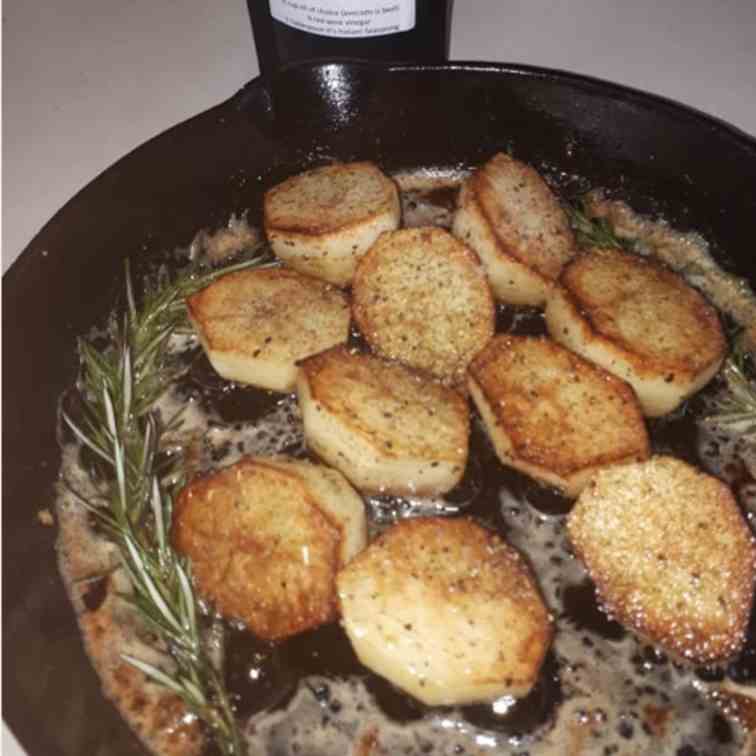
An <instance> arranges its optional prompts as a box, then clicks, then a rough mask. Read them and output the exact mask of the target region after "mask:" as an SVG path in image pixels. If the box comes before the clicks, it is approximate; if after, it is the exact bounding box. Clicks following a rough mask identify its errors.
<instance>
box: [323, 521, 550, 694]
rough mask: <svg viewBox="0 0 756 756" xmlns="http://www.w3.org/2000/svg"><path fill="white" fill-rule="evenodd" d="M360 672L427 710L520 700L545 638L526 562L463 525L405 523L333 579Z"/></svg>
mask: <svg viewBox="0 0 756 756" xmlns="http://www.w3.org/2000/svg"><path fill="white" fill-rule="evenodd" d="M337 582H338V592H339V601H340V604H341V612H342V622H343V624H344V627H345V629H346V632H347V635H348V636H349V639H350V641H351V643H352V645H353V647H354V649H355V652H356V653H357V656H358V657H359V659H360V661H362V663H363V664H364V665H365V666H367V667H369V668H370V669H372V670H373V671H374V672H376V673H377V674H379V675H381V676H382V677H385V678H386V679H387V680H389V681H390V682H391V683H393V684H394V685H396V686H397V687H398V688H401V689H402V690H403V691H405V692H406V693H409V694H410V695H411V696H414V697H415V698H417V699H418V700H420V701H422V702H423V703H425V704H428V705H430V706H447V705H453V704H467V703H473V702H477V701H491V700H494V699H496V698H499V697H500V696H504V695H510V696H523V695H525V694H526V693H527V692H528V691H529V690H530V688H531V687H532V686H533V684H534V682H535V681H536V679H537V677H538V671H539V669H540V666H541V663H542V662H543V659H544V656H545V654H546V651H547V649H548V647H549V643H550V642H551V637H552V627H551V619H550V617H549V613H548V611H547V609H546V607H545V605H544V603H543V600H542V599H541V596H540V593H539V591H538V588H537V586H536V583H535V580H534V579H533V576H532V575H531V573H530V570H529V569H528V567H527V565H526V564H525V561H524V559H523V558H522V557H521V556H520V554H519V553H518V552H517V551H515V550H514V549H513V548H512V547H511V546H509V545H508V544H507V543H505V542H504V541H503V540H502V539H501V538H499V537H498V536H497V535H495V534H493V533H490V532H488V531H487V530H485V529H484V528H482V527H480V526H479V525H476V524H475V523H474V522H472V521H471V520H469V519H444V518H417V519H412V520H403V521H401V522H400V523H399V524H397V525H395V526H393V527H392V528H391V529H390V530H388V531H386V532H385V533H383V534H382V535H381V536H379V537H378V538H377V539H376V540H375V541H374V542H373V543H371V544H370V546H368V547H367V549H365V550H364V551H363V552H361V553H360V554H359V555H358V556H357V557H356V558H355V559H353V560H352V561H351V562H350V563H349V565H347V567H346V568H344V569H343V570H342V571H341V572H340V573H339V576H338V579H337Z"/></svg>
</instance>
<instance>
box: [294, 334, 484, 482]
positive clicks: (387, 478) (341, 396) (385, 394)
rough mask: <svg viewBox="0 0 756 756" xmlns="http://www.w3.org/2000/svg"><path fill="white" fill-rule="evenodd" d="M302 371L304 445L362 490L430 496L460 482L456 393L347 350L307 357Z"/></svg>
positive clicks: (464, 429)
mask: <svg viewBox="0 0 756 756" xmlns="http://www.w3.org/2000/svg"><path fill="white" fill-rule="evenodd" d="M299 368H300V370H299V380H298V382H297V394H298V397H299V406H300V408H301V410H302V421H303V423H304V432H305V439H306V441H307V445H308V446H309V447H310V449H312V450H313V451H314V452H315V453H316V454H317V455H318V456H319V457H321V458H322V459H323V460H325V461H326V462H328V464H330V465H332V466H333V467H335V468H336V469H338V470H340V471H341V472H342V473H344V475H346V477H347V478H349V480H350V481H351V482H352V484H353V485H354V486H356V487H357V488H358V489H359V490H360V491H364V492H366V493H374V494H377V493H384V494H395V495H400V496H402V495H403V496H410V495H415V496H431V495H436V494H442V493H445V492H447V491H448V490H449V489H451V488H453V487H454V486H455V485H456V484H457V483H458V482H459V480H460V478H461V477H462V474H463V472H464V469H465V464H466V463H467V450H468V435H469V411H468V405H467V402H466V401H465V399H464V398H463V397H462V396H460V395H459V394H458V393H457V392H456V391H454V390H453V389H451V388H449V387H447V386H443V385H442V384H441V383H439V382H438V381H434V380H432V379H430V378H428V376H427V375H421V374H419V373H418V372H417V371H414V370H411V369H409V368H407V367H405V366H404V365H401V364H399V363H397V362H389V361H387V360H384V359H381V358H380V357H375V356H373V355H367V354H358V353H356V352H352V351H349V350H348V349H347V348H345V347H334V348H333V349H329V350H328V351H326V352H322V353H320V354H317V355H313V356H312V357H308V358H307V359H306V360H303V361H302V362H300V363H299Z"/></svg>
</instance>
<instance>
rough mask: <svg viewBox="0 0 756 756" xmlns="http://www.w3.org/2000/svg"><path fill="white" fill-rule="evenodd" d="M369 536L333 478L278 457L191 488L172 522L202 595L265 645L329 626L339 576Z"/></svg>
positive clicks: (332, 473)
mask: <svg viewBox="0 0 756 756" xmlns="http://www.w3.org/2000/svg"><path fill="white" fill-rule="evenodd" d="M366 534H367V526H366V520H365V512H364V505H363V502H362V499H361V498H360V497H359V496H358V495H357V494H356V493H355V491H354V489H352V487H351V486H350V485H349V483H348V482H347V481H346V479H345V478H344V477H343V476H342V475H341V474H340V473H338V472H337V471H336V470H331V469H330V468H327V467H324V466H321V465H313V464H311V463H309V462H303V461H296V460H291V459H287V458H283V457H271V458H262V457H257V458H256V457H245V458H243V459H242V460H240V461H239V462H237V463H236V464H234V465H231V466H230V467H227V468H224V469H222V470H220V471H218V472H216V473H213V474H211V475H209V476H207V477H204V478H199V479H197V480H194V481H193V482H191V483H190V484H189V485H187V486H186V487H185V488H184V489H183V490H182V491H181V493H180V495H179V496H178V499H177V501H176V508H175V511H174V515H173V540H174V545H175V547H176V549H177V550H178V551H180V552H181V553H183V554H186V555H187V556H188V557H189V559H190V560H191V564H192V573H193V575H194V579H195V581H196V583H197V587H198V589H199V592H200V594H201V595H202V596H203V597H204V598H206V599H208V600H209V601H211V602H212V603H213V605H214V606H215V607H216V608H217V610H218V611H219V612H220V613H221V614H222V615H224V616H225V617H228V618H230V619H234V620H241V621H242V622H244V624H245V625H247V627H249V629H250V630H251V631H252V632H253V633H255V634H256V635H257V636H258V637H260V638H264V639H266V640H277V639H279V638H286V637H287V636H290V635H294V634H295V633H299V632H301V631H303V630H307V629H309V628H313V627H317V626H318V625H321V624H323V623H324V622H330V621H332V620H333V619H335V618H336V616H337V604H336V589H335V578H336V573H337V571H338V570H339V569H340V568H341V567H342V566H343V565H344V564H346V562H347V561H349V559H351V558H352V557H353V556H354V555H355V554H356V553H357V552H359V551H360V549H362V548H363V546H364V545H365V541H366V537H367V535H366Z"/></svg>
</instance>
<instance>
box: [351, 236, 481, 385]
mask: <svg viewBox="0 0 756 756" xmlns="http://www.w3.org/2000/svg"><path fill="white" fill-rule="evenodd" d="M352 314H353V315H354V319H355V321H356V322H357V325H358V326H359V328H360V331H361V332H362V335H363V336H364V337H365V340H366V341H367V342H368V343H369V344H370V346H371V347H373V349H375V350H376V351H377V352H378V353H379V354H381V355H383V356H384V357H387V358H389V359H395V360H398V361H399V362H403V363H404V364H406V365H409V366H411V367H414V368H419V369H421V370H425V371H427V372H429V373H430V374H431V375H433V376H435V377H436V378H440V379H441V380H443V381H444V382H446V383H449V384H459V383H462V382H463V381H464V377H465V370H466V369H467V365H468V364H469V363H470V360H472V358H473V357H474V356H475V355H476V354H477V353H478V352H479V351H480V350H481V349H482V348H483V347H484V346H485V345H486V343H487V342H488V340H489V339H490V338H491V336H493V332H494V302H493V297H492V295H491V290H490V288H489V286H488V282H487V280H486V276H485V273H484V271H483V268H482V267H481V265H480V261H479V260H478V257H477V255H476V254H475V253H474V252H473V251H472V250H471V249H469V248H468V247H466V246H465V245H464V244H463V243H462V242H460V241H459V240H458V239H455V238H454V237H453V236H452V235H451V234H450V233H448V232H447V231H444V230H443V229H440V228H430V227H425V228H411V229H402V230H400V231H393V232H391V233H386V234H383V236H381V237H380V239H379V240H378V241H377V242H376V243H375V244H374V245H373V246H372V247H371V248H370V251H369V252H368V253H367V254H366V255H365V257H364V258H363V259H362V261H361V262H360V265H359V267H358V268H357V272H356V274H355V277H354V283H353V289H352Z"/></svg>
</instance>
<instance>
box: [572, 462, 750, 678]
mask: <svg viewBox="0 0 756 756" xmlns="http://www.w3.org/2000/svg"><path fill="white" fill-rule="evenodd" d="M567 529H568V533H569V536H570V539H571V541H572V543H573V545H574V548H575V552H576V553H577V555H578V557H579V558H580V559H581V560H582V561H583V562H584V563H585V566H586V568H587V570H588V573H589V574H590V576H591V578H593V581H594V582H595V583H596V590H597V594H598V597H599V599H600V601H601V602H602V603H603V604H604V606H605V607H606V609H607V611H608V612H609V613H610V614H611V615H612V616H613V617H615V618H616V619H617V620H618V621H619V622H621V623H623V624H624V625H626V626H627V627H629V628H630V629H631V630H633V631H634V632H635V633H637V634H638V635H640V636H641V637H642V638H644V639H645V640H648V641H649V642H651V643H652V644H654V645H657V646H660V647H661V648H662V649H664V650H665V651H667V652H668V653H670V654H672V655H673V656H674V657H676V658H678V659H685V660H689V661H691V662H694V663H697V664H709V663H712V662H718V661H723V660H726V659H728V658H729V657H731V656H734V655H735V654H737V653H738V651H739V650H740V648H741V647H742V645H743V642H744V641H745V635H746V629H747V625H748V619H749V616H750V613H751V601H752V595H753V588H754V576H755V571H756V547H754V539H753V536H752V534H751V530H750V528H749V527H748V524H747V523H746V522H745V520H744V519H743V516H742V515H741V513H740V510H739V509H738V505H737V503H736V502H735V499H734V497H733V495H732V493H731V492H730V489H729V488H728V487H727V486H726V485H725V484H724V483H722V482H721V481H719V480H717V479H716V478H714V477H712V476H710V475H706V474H705V473H702V472H699V471H698V470H696V469H695V468H693V467H691V466H690V465H688V464H686V463H685V462H681V461H680V460H677V459H674V458H672V457H664V456H660V457H654V458H652V459H650V460H648V461H646V462H641V463H637V464H629V465H621V466H617V467H610V468H607V469H605V470H601V471H600V472H599V473H598V474H597V475H596V476H595V477H594V478H593V480H592V481H591V483H590V485H589V486H588V487H587V488H586V489H585V490H584V491H583V493H582V494H581V495H580V498H579V499H578V500H577V503H576V504H575V507H574V508H573V510H572V512H571V513H570V515H569V518H568V520H567Z"/></svg>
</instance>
